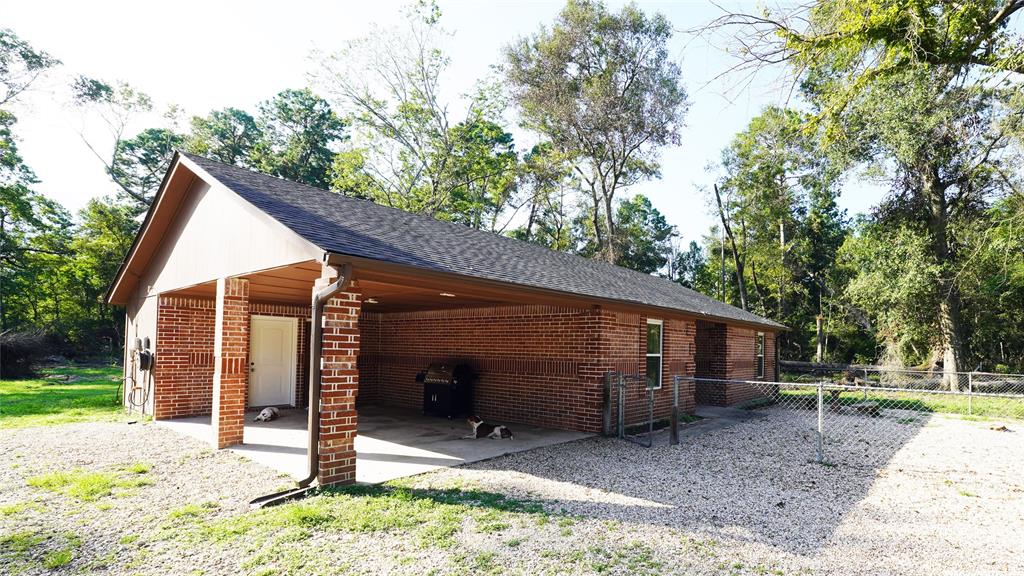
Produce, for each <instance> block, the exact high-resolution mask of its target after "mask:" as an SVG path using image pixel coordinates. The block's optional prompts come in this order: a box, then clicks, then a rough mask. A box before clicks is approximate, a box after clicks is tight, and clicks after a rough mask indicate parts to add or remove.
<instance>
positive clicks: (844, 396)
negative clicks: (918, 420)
mask: <svg viewBox="0 0 1024 576" xmlns="http://www.w3.org/2000/svg"><path fill="white" fill-rule="evenodd" d="M779 395H780V396H781V398H780V400H779V401H780V403H782V404H784V405H785V404H791V403H794V402H797V403H799V402H803V403H805V404H806V406H807V407H808V408H814V406H816V400H815V398H816V397H817V392H816V391H815V390H782V391H781V392H780V393H779ZM908 395H913V397H912V398H909V397H907V396H908ZM825 402H826V404H829V405H831V404H833V403H834V402H838V403H839V404H840V405H842V406H850V405H853V404H858V403H860V402H876V403H878V405H879V406H880V407H881V408H884V409H886V410H909V411H914V412H922V413H939V414H959V415H962V416H967V414H968V412H970V413H971V415H972V417H974V418H978V419H981V418H1007V417H1009V418H1022V417H1024V398H1021V399H1019V400H1015V399H1009V398H986V397H977V396H976V397H974V399H973V401H972V402H970V403H969V402H968V399H967V398H966V397H965V396H954V395H951V394H929V393H928V392H927V391H920V392H913V393H895V392H894V393H885V392H878V391H871V390H870V389H869V390H868V394H867V398H865V397H864V392H862V391H860V390H857V391H849V392H842V393H841V394H839V396H838V398H833V396H832V394H831V393H826V394H825ZM767 403H768V404H770V403H771V401H770V400H769V401H767ZM752 407H755V406H744V408H752ZM904 423H908V424H909V423H912V421H911V422H904Z"/></svg>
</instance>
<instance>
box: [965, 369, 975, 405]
mask: <svg viewBox="0 0 1024 576" xmlns="http://www.w3.org/2000/svg"><path fill="white" fill-rule="evenodd" d="M967 414H969V415H971V414H974V372H968V373H967Z"/></svg>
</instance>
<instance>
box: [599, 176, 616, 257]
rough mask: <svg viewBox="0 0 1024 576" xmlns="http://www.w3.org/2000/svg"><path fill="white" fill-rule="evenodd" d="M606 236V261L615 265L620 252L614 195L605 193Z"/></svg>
mask: <svg viewBox="0 0 1024 576" xmlns="http://www.w3.org/2000/svg"><path fill="white" fill-rule="evenodd" d="M603 196H604V236H605V243H606V246H605V259H606V260H607V261H608V262H610V263H612V264H615V261H616V260H617V259H618V256H619V251H618V247H617V246H616V245H615V213H614V212H613V211H612V193H609V192H604V193H603Z"/></svg>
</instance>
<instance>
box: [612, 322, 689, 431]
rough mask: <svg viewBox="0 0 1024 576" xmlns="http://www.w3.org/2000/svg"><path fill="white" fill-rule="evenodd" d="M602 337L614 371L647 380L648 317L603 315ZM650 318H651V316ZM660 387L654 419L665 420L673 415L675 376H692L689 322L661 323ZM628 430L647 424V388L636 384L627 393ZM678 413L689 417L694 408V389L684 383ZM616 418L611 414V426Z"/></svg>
mask: <svg viewBox="0 0 1024 576" xmlns="http://www.w3.org/2000/svg"><path fill="white" fill-rule="evenodd" d="M603 316H604V322H603V332H602V334H603V337H604V339H605V340H606V342H607V343H608V344H607V346H608V348H607V354H608V357H609V358H611V359H612V362H611V366H612V367H613V369H614V370H616V371H620V372H623V373H625V374H636V375H638V376H640V377H641V378H644V379H645V378H646V377H647V361H646V359H647V319H648V317H647V316H643V315H640V314H631V313H621V312H605V313H604V314H603ZM651 318H654V317H653V316H652V317H651ZM662 321H663V324H662V331H663V333H662V387H661V388H660V389H658V390H656V391H655V392H654V419H655V420H662V419H665V418H668V417H669V415H670V414H671V412H672V401H673V398H672V386H673V378H674V376H676V375H679V376H682V377H684V378H686V377H691V376H693V375H694V369H695V357H694V356H695V352H696V350H695V342H694V335H695V333H696V329H695V325H694V322H693V321H692V320H681V319H662ZM625 400H626V414H625V422H626V425H627V426H631V425H633V424H638V423H641V422H646V421H647V418H648V415H649V412H650V406H649V401H648V395H647V388H646V384H645V383H643V382H636V383H634V384H631V385H629V386H627V390H626V396H625ZM679 405H680V412H681V413H684V414H688V413H692V412H693V410H694V408H695V399H694V385H693V382H692V381H691V380H683V381H682V382H681V383H680V388H679ZM617 418H618V414H617V412H616V411H615V410H613V411H612V419H613V422H614V421H617Z"/></svg>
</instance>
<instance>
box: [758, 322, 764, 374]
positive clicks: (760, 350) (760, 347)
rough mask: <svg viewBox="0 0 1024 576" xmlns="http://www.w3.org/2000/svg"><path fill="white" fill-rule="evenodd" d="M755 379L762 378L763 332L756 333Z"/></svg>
mask: <svg viewBox="0 0 1024 576" xmlns="http://www.w3.org/2000/svg"><path fill="white" fill-rule="evenodd" d="M757 377H758V378H764V332H758V333H757Z"/></svg>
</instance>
